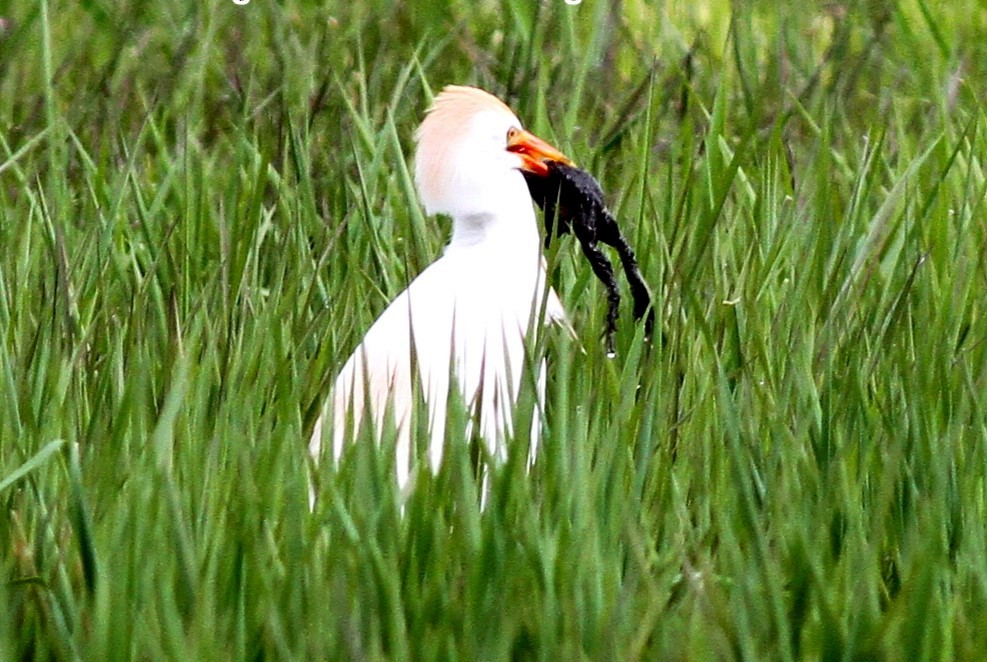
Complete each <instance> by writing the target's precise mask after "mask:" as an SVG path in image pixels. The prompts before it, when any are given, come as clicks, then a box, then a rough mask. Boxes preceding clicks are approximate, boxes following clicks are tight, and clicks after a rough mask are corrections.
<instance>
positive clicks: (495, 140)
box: [415, 85, 570, 217]
mask: <svg viewBox="0 0 987 662" xmlns="http://www.w3.org/2000/svg"><path fill="white" fill-rule="evenodd" d="M415 138H416V140H417V143H418V149H417V151H416V153H415V182H416V184H417V186H418V194H419V195H420V196H421V200H422V203H423V204H424V205H425V210H426V211H427V212H428V213H429V214H449V215H450V216H453V217H455V216H468V215H472V214H483V213H489V212H490V211H491V210H495V209H498V208H499V204H500V201H501V200H502V199H503V197H504V196H505V195H509V194H511V192H516V191H526V190H527V189H526V186H525V185H524V179H523V177H522V175H521V172H520V171H521V170H526V171H528V172H533V173H536V174H543V175H544V174H547V172H548V170H547V168H546V166H545V165H544V162H545V161H547V160H552V161H561V162H563V163H570V161H569V159H567V158H566V157H565V156H563V155H562V154H561V153H560V152H559V151H558V150H556V149H555V148H554V147H552V146H551V145H549V144H548V143H546V142H545V141H543V140H541V139H540V138H537V137H535V136H533V135H532V134H530V133H528V132H527V131H525V130H524V129H522V127H521V122H520V120H518V118H517V116H516V115H515V114H514V113H513V112H512V111H511V109H510V108H508V107H507V106H506V105H505V104H504V103H503V102H502V101H501V100H500V99H498V98H497V97H495V96H493V95H492V94H489V93H487V92H484V91H483V90H479V89H476V88H475V87H463V86H459V85H450V86H448V87H446V88H445V89H443V90H442V92H440V93H439V95H438V96H436V97H435V103H433V105H432V107H431V108H430V109H429V111H428V114H427V115H426V116H425V120H424V121H423V122H422V124H421V126H420V127H419V128H418V131H417V133H416V134H415Z"/></svg>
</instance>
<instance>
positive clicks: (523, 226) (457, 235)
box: [446, 172, 540, 252]
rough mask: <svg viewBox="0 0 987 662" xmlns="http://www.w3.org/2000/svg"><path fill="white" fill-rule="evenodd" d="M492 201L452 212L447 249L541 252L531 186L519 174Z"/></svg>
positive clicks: (447, 250)
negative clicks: (529, 192) (482, 206)
mask: <svg viewBox="0 0 987 662" xmlns="http://www.w3.org/2000/svg"><path fill="white" fill-rule="evenodd" d="M513 174H515V175H516V177H514V178H511V181H510V184H509V185H508V186H506V187H504V189H503V190H502V191H501V192H500V195H499V196H498V197H497V199H496V201H490V202H489V203H488V204H487V205H485V206H486V207H487V209H486V210H483V211H481V210H479V209H470V210H468V211H467V210H465V209H464V210H462V211H461V212H460V213H458V214H454V215H453V218H452V220H453V227H452V239H451V240H450V241H449V246H448V247H447V248H446V252H449V251H460V250H469V249H471V248H488V249H492V250H497V249H501V248H503V249H506V250H509V251H511V252H527V251H529V250H534V251H536V252H537V251H538V249H539V246H540V237H539V234H538V222H537V219H536V218H535V211H534V207H533V203H532V202H531V196H530V195H529V194H528V187H527V185H526V184H525V183H524V179H523V178H522V177H521V176H520V173H517V172H515V173H513Z"/></svg>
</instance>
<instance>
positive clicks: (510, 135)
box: [507, 126, 520, 142]
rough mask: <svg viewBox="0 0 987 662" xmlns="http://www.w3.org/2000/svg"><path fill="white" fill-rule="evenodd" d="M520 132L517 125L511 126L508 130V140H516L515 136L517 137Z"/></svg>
mask: <svg viewBox="0 0 987 662" xmlns="http://www.w3.org/2000/svg"><path fill="white" fill-rule="evenodd" d="M519 133H520V131H518V129H517V127H514V126H512V127H511V128H509V129H508V130H507V142H511V141H512V140H514V138H515V137H517V134H519Z"/></svg>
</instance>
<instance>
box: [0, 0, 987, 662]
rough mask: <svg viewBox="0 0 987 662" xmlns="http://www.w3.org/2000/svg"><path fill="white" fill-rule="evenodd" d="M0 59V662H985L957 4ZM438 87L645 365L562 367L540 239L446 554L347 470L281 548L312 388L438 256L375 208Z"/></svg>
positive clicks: (303, 462) (593, 349)
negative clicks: (253, 661)
mask: <svg viewBox="0 0 987 662" xmlns="http://www.w3.org/2000/svg"><path fill="white" fill-rule="evenodd" d="M0 17H2V18H3V19H4V21H3V25H4V26H5V27H3V28H2V31H0V501H2V505H3V516H2V517H0V541H2V544H0V572H2V577H0V658H2V659H26V658H42V659H43V658H56V659H68V658H76V657H81V658H86V659H109V658H113V659H116V658H128V657H133V658H141V659H158V658H172V659H246V658H258V659H259V658H261V657H263V658H274V659H347V658H356V659H363V658H390V659H408V658H414V659H451V658H455V659H507V658H521V659H527V658H539V659H608V658H610V659H704V658H711V659H723V658H733V657H736V658H746V659H774V658H779V659H796V658H825V659H839V658H882V659H925V658H931V659H941V658H961V659H962V658H966V659H970V658H977V657H979V656H981V655H982V651H983V650H987V630H985V628H984V627H983V624H984V622H985V619H987V524H985V522H987V503H985V487H987V294H985V291H987V258H985V255H987V223H985V220H984V219H985V218H987V213H985V212H987V209H985V204H987V203H985V200H987V180H985V162H984V155H985V154H987V138H985V120H987V117H985V113H984V108H983V106H982V101H981V100H982V98H983V91H984V89H987V68H985V64H984V63H985V62H987V9H984V7H983V6H982V3H980V2H978V0H957V1H956V2H952V3H949V4H948V6H947V4H946V3H931V2H926V1H925V0H902V2H900V3H891V2H853V1H847V2H836V3H828V4H820V5H815V4H813V3H766V2H736V3H733V5H732V6H730V5H728V4H726V3H713V2H708V3H703V2H685V1H681V2H680V1H677V0H676V1H669V2H666V3H663V4H660V5H658V6H654V5H652V4H651V3H646V2H643V1H641V0H623V1H622V2H620V1H615V2H611V3H605V2H602V1H600V0H583V2H582V3H581V4H579V5H576V6H570V5H568V4H566V3H564V2H562V0H543V1H542V2H529V1H527V0H523V1H522V0H501V1H500V2H494V1H488V2H480V3H475V2H467V1H466V0H456V1H453V2H421V3H388V2H385V1H384V0H376V1H371V2H363V3H357V2H352V3H311V2H304V1H303V0H285V1H284V2H281V3H272V2H264V1H263V0H253V1H252V2H250V3H249V4H248V5H245V6H239V5H236V4H234V3H232V2H226V1H219V0H216V1H214V2H207V3H199V2H147V1H140V0H120V1H117V2H109V1H106V0H90V1H88V2H82V3H75V2H68V1H63V0H41V2H39V3H37V4H35V3H16V4H14V5H12V6H4V8H3V9H2V10H0ZM449 82H458V83H472V84H478V85H480V86H482V87H485V88H486V89H489V90H490V91H492V92H494V93H496V94H498V95H500V96H501V97H502V98H504V99H505V100H507V101H508V102H509V103H510V104H511V105H512V106H513V107H514V108H515V109H516V110H517V111H518V113H519V115H520V116H521V117H522V118H523V119H524V120H525V121H526V123H527V125H528V126H529V127H530V128H532V129H533V130H535V131H536V132H537V133H539V134H541V135H543V136H545V137H546V138H548V139H551V140H552V141H553V142H555V143H557V144H558V145H559V146H560V147H561V148H563V150H564V151H566V152H567V153H569V154H570V155H571V156H572V157H573V158H575V159H576V160H577V161H578V162H579V163H580V164H582V165H584V166H585V167H587V168H589V169H590V170H591V171H592V172H593V173H594V174H596V175H597V176H598V177H599V178H600V179H601V181H602V183H603V185H604V188H605V189H606V190H607V191H608V194H609V201H610V203H611V206H612V208H613V209H614V211H615V212H616V214H617V216H618V218H619V219H620V220H621V222H622V223H623V224H624V228H625V231H626V232H627V233H628V234H629V236H630V237H631V238H632V243H633V244H634V246H635V249H636V251H637V254H638V256H639V258H640V261H641V265H642V270H643V272H644V274H645V277H646V278H647V279H648V281H649V283H650V284H651V286H652V289H653V291H654V294H655V301H656V307H657V310H658V312H659V319H660V320H661V334H656V338H655V341H654V342H653V343H652V344H651V345H648V344H646V343H644V342H643V338H642V331H641V329H639V328H635V327H634V325H633V324H632V323H631V322H630V317H631V316H630V314H629V313H630V310H629V308H628V309H627V310H625V311H624V315H623V317H622V323H621V327H620V331H619V333H618V337H617V344H618V354H617V357H616V358H615V359H608V358H607V357H606V354H605V350H604V347H603V343H602V342H601V335H600V334H601V332H602V330H603V328H604V315H605V302H604V293H603V291H602V289H601V288H600V286H599V285H598V284H597V283H596V282H595V279H594V278H593V277H592V274H591V271H590V269H589V267H588V265H587V264H586V263H585V262H584V261H583V260H582V259H581V258H580V257H579V252H578V250H577V246H575V245H574V243H573V242H572V241H571V240H569V239H565V240H563V241H561V242H559V244H558V250H557V252H554V253H553V255H552V256H551V257H552V273H553V279H554V285H555V286H556V287H557V289H558V290H559V292H560V295H561V297H562V299H563V302H564V303H565V305H566V307H567V309H568V310H569V312H570V316H571V318H572V321H573V325H574V327H575V328H576V330H577V333H578V338H576V339H571V338H568V337H566V336H564V334H558V335H556V336H553V337H551V338H549V339H548V341H547V347H546V349H547V352H548V354H549V367H550V379H549V397H548V404H547V412H546V417H545V418H546V429H545V431H544V435H543V440H544V441H543V451H542V453H541V454H540V455H539V458H538V461H537V462H536V463H535V465H534V467H533V468H532V469H531V470H530V472H529V471H526V458H525V457H524V452H525V449H524V444H521V443H519V444H516V445H514V447H513V450H512V452H511V453H510V457H509V458H508V461H507V462H506V463H505V464H504V465H502V466H499V467H496V468H494V469H493V471H492V476H491V490H490V497H489V502H488V504H487V506H486V508H484V509H483V510H482V511H481V509H480V508H479V500H478V497H477V493H478V486H477V484H476V483H475V481H474V479H473V477H472V469H471V458H470V454H469V450H468V448H467V447H466V445H465V444H456V443H451V444H450V448H449V452H448V453H447V459H446V461H445V463H444V465H443V467H442V470H441V471H440V472H439V473H438V475H436V476H434V477H431V476H428V475H425V476H422V477H421V479H420V480H419V482H418V485H417V487H416V489H415V491H414V492H413V493H412V494H411V495H410V497H408V499H407V501H406V502H402V501H401V496H400V495H399V494H398V493H397V489H396V486H395V485H394V482H393V471H392V470H391V466H393V465H392V463H393V458H390V457H388V454H387V452H386V445H385V450H378V449H377V448H375V447H374V446H373V445H370V444H364V445H361V446H357V447H355V448H354V449H353V452H351V453H349V454H348V456H347V457H346V461H345V462H344V463H343V464H342V465H341V466H339V467H330V466H322V467H318V468H317V469H314V470H315V475H316V479H317V482H318V485H319V491H320V495H321V496H320V499H319V501H318V505H317V507H316V509H315V511H314V512H310V511H309V508H308V476H309V471H310V469H312V467H310V464H309V460H308V457H307V453H306V448H305V440H306V438H307V435H308V433H309V430H310V429H311V425H312V423H313V422H314V416H315V414H316V412H317V409H318V406H319V404H320V403H321V401H322V399H323V398H324V397H325V395H326V392H327V389H328V386H329V384H330V383H331V379H332V377H333V375H334V373H335V371H336V370H337V369H338V368H339V367H340V365H341V363H342V361H343V360H344V359H345V357H346V356H347V355H348V353H349V352H350V351H351V350H352V348H353V346H354V345H355V344H356V343H357V342H358V340H359V338H360V336H361V335H362V333H363V332H364V331H365V330H366V329H367V328H368V326H369V325H370V323H371V322H372V321H373V319H374V318H375V317H376V315H377V314H379V313H380V311H381V310H382V309H383V307H384V306H385V305H386V303H387V302H388V301H389V300H390V299H391V298H393V297H394V296H395V295H396V294H397V293H398V292H399V291H400V290H401V289H402V288H403V287H405V286H406V285H407V283H408V282H409V281H410V280H411V279H412V278H413V277H414V275H415V274H417V273H418V272H419V271H421V269H423V268H424V266H425V265H427V264H428V263H429V262H430V261H431V260H433V259H434V258H435V257H436V256H437V255H438V254H439V252H440V250H441V246H442V244H443V242H444V240H445V238H446V236H447V234H448V231H449V228H448V222H447V221H446V220H444V219H433V218H426V217H424V215H423V213H422V211H421V209H420V208H419V206H418V205H417V202H416V198H415V194H414V189H413V184H412V181H411V176H410V174H409V154H410V151H411V147H412V139H411V136H412V132H413V130H414V127H415V126H416V124H417V122H418V121H419V120H420V118H421V116H422V113H423V111H424V109H425V108H426V107H427V103H428V99H429V96H430V94H432V93H433V92H434V91H435V90H436V89H438V88H439V87H441V86H442V85H444V84H446V83H449ZM521 406H522V407H531V406H533V402H532V399H531V397H530V394H529V395H527V396H525V397H524V398H522V403H521ZM449 425H450V429H457V428H458V429H460V430H461V429H463V427H464V421H462V420H459V419H456V418H455V417H454V420H452V421H450V423H449ZM518 437H519V439H524V438H525V437H526V431H524V430H519V431H518ZM402 509H403V510H402Z"/></svg>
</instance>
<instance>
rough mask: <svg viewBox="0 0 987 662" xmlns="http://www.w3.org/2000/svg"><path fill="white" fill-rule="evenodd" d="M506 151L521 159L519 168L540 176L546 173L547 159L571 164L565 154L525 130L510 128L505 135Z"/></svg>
mask: <svg viewBox="0 0 987 662" xmlns="http://www.w3.org/2000/svg"><path fill="white" fill-rule="evenodd" d="M507 151H508V152H514V153H515V154H517V155H518V156H520V157H521V160H522V161H523V163H522V165H521V169H522V170H524V171H525V172H530V173H532V174H535V175H539V176H541V177H545V176H547V175H548V164H547V162H548V161H557V162H559V163H564V164H565V165H573V163H572V161H571V160H570V159H569V157H567V156H566V155H565V154H563V153H562V152H560V151H559V150H557V149H555V148H554V147H552V146H551V145H549V144H548V143H547V142H545V141H544V140H542V139H541V138H539V137H538V136H536V135H534V134H532V133H528V132H527V131H524V130H521V129H516V130H512V131H511V133H510V135H508V137H507Z"/></svg>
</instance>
